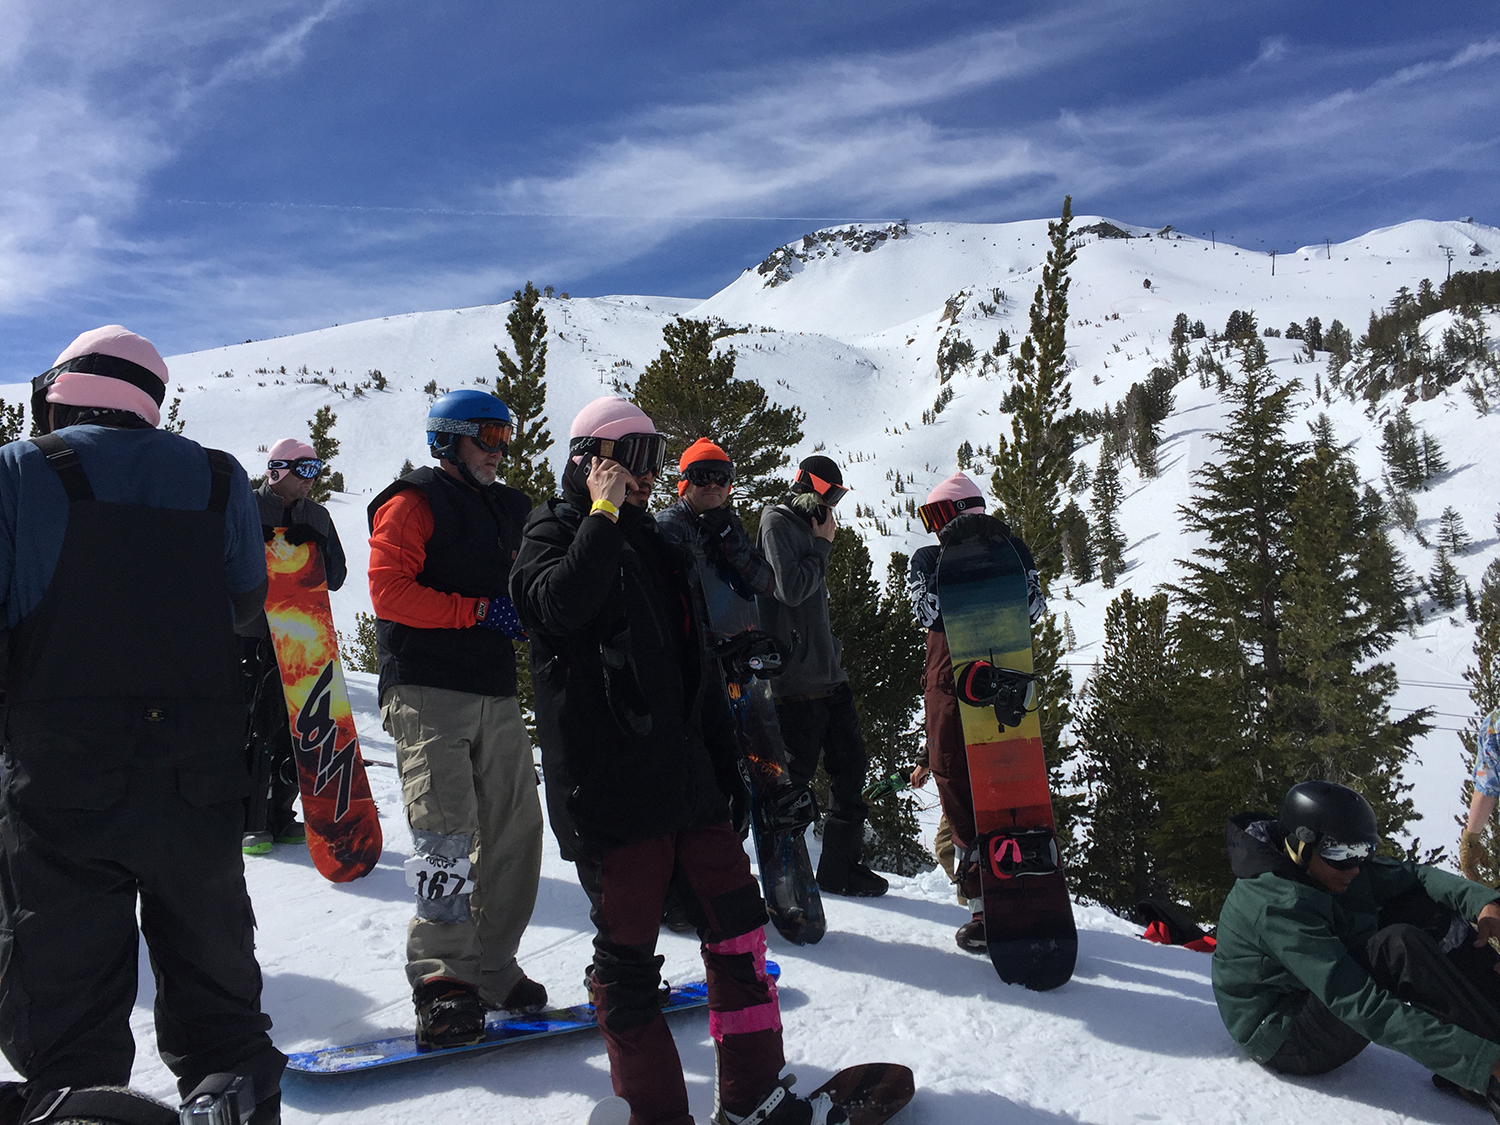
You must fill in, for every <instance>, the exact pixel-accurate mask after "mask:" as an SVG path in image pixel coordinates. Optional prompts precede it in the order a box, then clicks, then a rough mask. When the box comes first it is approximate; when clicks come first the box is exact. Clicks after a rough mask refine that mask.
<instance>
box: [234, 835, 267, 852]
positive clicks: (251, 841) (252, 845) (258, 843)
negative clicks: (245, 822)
mask: <svg viewBox="0 0 1500 1125" xmlns="http://www.w3.org/2000/svg"><path fill="white" fill-rule="evenodd" d="M272 843H273V838H272V836H271V834H270V833H269V832H246V833H245V834H244V836H242V837H240V851H242V852H244V853H245V854H246V855H267V854H269V852H270V851H271V844H272Z"/></svg>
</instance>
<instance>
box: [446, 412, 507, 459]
mask: <svg viewBox="0 0 1500 1125" xmlns="http://www.w3.org/2000/svg"><path fill="white" fill-rule="evenodd" d="M451 432H452V433H455V434H463V435H464V437H470V438H473V439H474V444H475V445H477V446H479V448H480V449H482V450H484V451H485V452H486V453H493V452H495V450H497V449H506V448H508V447H509V445H510V439H511V437H512V436H514V434H515V432H516V428H515V427H514V426H512V425H511V424H510V423H509V422H495V421H491V420H489V419H485V418H470V419H469V420H468V421H467V422H459V423H457V424H455V425H454V427H453V429H452V431H451Z"/></svg>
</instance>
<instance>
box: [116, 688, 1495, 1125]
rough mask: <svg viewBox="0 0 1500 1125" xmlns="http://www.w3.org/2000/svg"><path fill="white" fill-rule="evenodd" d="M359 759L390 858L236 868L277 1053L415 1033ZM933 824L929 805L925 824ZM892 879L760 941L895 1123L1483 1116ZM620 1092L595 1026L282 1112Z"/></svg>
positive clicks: (544, 906) (677, 945) (536, 1123)
mask: <svg viewBox="0 0 1500 1125" xmlns="http://www.w3.org/2000/svg"><path fill="white" fill-rule="evenodd" d="M349 680H350V693H351V695H352V696H353V700H354V705H355V720H356V722H357V723H358V724H359V730H360V732H361V738H362V740H363V747H364V752H365V755H366V757H368V758H370V759H372V760H379V761H382V762H391V761H393V760H394V757H395V748H394V747H393V745H392V744H391V741H390V739H389V737H388V736H387V735H386V734H385V733H384V732H383V731H382V730H381V729H380V721H379V716H378V714H377V711H376V705H375V683H374V677H373V676H366V675H360V674H354V675H351V676H350V677H349ZM368 773H369V778H370V786H371V789H372V790H373V792H374V795H375V799H376V801H377V803H378V804H379V806H380V810H381V826H382V828H383V830H384V832H385V855H384V857H383V859H382V861H381V863H380V865H379V867H377V868H376V869H375V870H374V871H373V872H372V873H371V874H370V875H368V876H366V877H365V878H364V879H361V880H358V881H357V882H354V883H348V884H343V885H334V884H331V883H328V882H325V881H324V880H323V879H322V878H321V877H320V876H319V875H318V874H317V872H316V871H315V870H314V869H313V867H312V863H311V861H310V860H309V859H308V857H307V854H306V852H305V851H304V850H303V849H301V848H295V847H285V846H279V847H277V849H276V850H275V851H274V852H273V853H272V854H271V855H270V856H266V857H251V858H247V860H246V863H245V867H246V875H247V878H248V881H249V884H250V892H251V895H252V897H253V899H254V902H255V909H256V914H257V915H258V917H259V920H260V929H259V932H258V934H257V951H258V953H259V956H260V963H261V968H262V970H263V972H264V974H265V996H264V1005H265V1009H266V1011H268V1012H269V1013H270V1014H271V1016H272V1017H273V1019H274V1020H275V1027H274V1028H273V1030H272V1035H273V1037H274V1038H275V1040H276V1043H277V1045H278V1046H280V1047H281V1048H282V1049H283V1050H287V1051H296V1050H307V1049H310V1048H314V1047H319V1046H325V1045H332V1044H338V1043H348V1042H360V1041H364V1040H367V1039H374V1038H378V1037H381V1036H384V1035H390V1034H395V1033H401V1032H403V1031H406V1030H409V1029H410V1027H411V1019H412V1009H411V992H410V990H409V988H408V987H407V985H406V976H405V971H404V962H405V954H404V950H405V937H406V922H407V919H408V918H409V917H410V916H411V897H410V891H409V890H408V888H407V887H406V885H405V883H404V880H403V876H402V871H401V864H402V861H403V860H404V859H405V857H406V856H407V855H408V854H409V849H410V844H411V841H410V836H409V834H408V832H407V829H406V824H405V819H404V817H403V815H402V812H401V798H400V789H399V786H398V784H397V779H396V771H395V770H394V769H391V768H387V767H384V766H372V767H371V768H370V769H369V771H368ZM929 794H930V790H929ZM928 799H930V796H929V797H928ZM934 816H935V814H932V813H929V814H927V817H926V819H927V821H928V824H927V832H928V834H929V836H930V834H931V830H932V827H933V825H932V823H931V822H932V820H933V818H934ZM545 840H546V848H545V855H544V859H543V864H542V881H541V892H540V895H539V897H538V901H537V907H536V913H535V914H534V916H533V920H532V924H531V928H530V929H529V930H528V931H527V933H526V936H525V938H524V940H523V941H522V944H521V952H520V959H521V963H522V965H523V967H524V968H525V969H526V970H527V972H528V973H529V974H530V975H532V976H533V977H535V978H537V979H538V980H540V981H542V983H544V984H545V985H546V986H547V989H548V991H549V992H550V993H551V996H552V999H553V1000H554V1002H557V1003H562V1004H574V1003H579V1002H581V1001H582V1000H583V999H585V996H584V990H583V970H584V967H585V966H586V965H587V964H588V960H589V957H590V955H591V946H590V938H591V935H592V927H591V926H590V924H589V920H588V902H587V900H586V899H585V897H584V894H583V892H582V891H581V890H580V889H579V887H578V883H577V880H576V878H575V877H574V875H573V869H572V867H571V865H569V864H566V863H564V862H563V861H562V860H561V859H560V858H559V857H558V854H557V847H556V843H555V842H554V841H553V839H552V836H551V834H550V833H548V834H547V835H546V837H545ZM891 882H892V888H891V892H890V894H888V895H886V896H885V897H884V898H880V899H869V900H858V899H841V898H834V897H832V896H829V897H827V898H825V900H824V902H825V905H826V907H827V912H828V934H827V936H826V937H825V938H824V939H823V941H822V942H820V943H819V944H818V945H815V946H806V947H801V948H798V947H796V946H792V945H789V944H788V943H786V942H785V941H783V940H782V939H781V938H780V936H779V935H778V934H776V933H775V932H774V931H769V933H768V936H769V943H770V947H771V948H770V957H771V958H772V959H773V960H776V961H778V962H779V963H780V964H781V970H782V978H781V988H780V994H781V1005H782V1012H783V1022H784V1025H785V1036H786V1055H787V1066H788V1069H790V1070H791V1071H793V1072H795V1073H796V1074H797V1075H798V1085H799V1087H800V1088H802V1089H803V1090H807V1089H812V1088H813V1087H814V1086H816V1085H817V1084H819V1083H821V1082H822V1081H823V1080H824V1079H826V1078H827V1077H828V1076H829V1075H830V1074H832V1073H833V1072H834V1071H835V1070H838V1069H839V1068H840V1067H843V1066H848V1065H851V1064H853V1063H857V1062H868V1061H872V1060H877V1059H880V1060H886V1061H892V1062H900V1063H904V1064H906V1065H907V1066H910V1067H911V1068H912V1070H913V1071H914V1072H915V1074H916V1082H917V1096H916V1099H915V1100H914V1101H913V1102H912V1104H911V1106H910V1107H908V1108H907V1109H906V1110H905V1111H903V1113H902V1115H901V1116H900V1117H898V1118H896V1122H897V1123H898V1125H954V1123H955V1122H964V1123H968V1125H979V1123H986V1125H987V1123H990V1122H994V1123H996V1125H1063V1123H1072V1122H1090V1123H1099V1125H1123V1123H1126V1122H1183V1123H1185V1125H1189V1123H1190V1125H1207V1123H1210V1122H1212V1123H1215V1125H1217V1123H1225V1125H1228V1123H1240V1122H1243V1123H1247V1125H1248V1123H1254V1125H1275V1123H1280V1122H1286V1123H1288V1125H1302V1123H1304V1122H1307V1121H1316V1122H1319V1125H1345V1123H1348V1125H1354V1123H1358V1125H1385V1123H1390V1125H1395V1123H1397V1122H1401V1123H1415V1122H1433V1123H1443V1125H1469V1123H1471V1122H1477V1121H1478V1120H1479V1118H1480V1116H1481V1114H1480V1111H1477V1110H1475V1109H1474V1108H1473V1107H1471V1106H1468V1105H1465V1104H1463V1103H1462V1102H1458V1101H1457V1100H1455V1099H1453V1098H1452V1097H1451V1096H1448V1095H1444V1094H1440V1093H1438V1092H1437V1091H1435V1090H1434V1089H1433V1088H1432V1086H1431V1085H1430V1083H1429V1081H1428V1076H1427V1074H1426V1072H1425V1071H1423V1070H1422V1069H1421V1067H1419V1066H1418V1065H1417V1064H1416V1063H1414V1062H1412V1061H1411V1060H1409V1059H1407V1058H1405V1057H1404V1056H1402V1055H1397V1054H1394V1053H1392V1052H1389V1051H1385V1050H1383V1049H1381V1048H1376V1047H1372V1048H1370V1049H1368V1050H1367V1051H1366V1052H1365V1053H1364V1054H1363V1055H1361V1056H1360V1057H1359V1058H1357V1059H1356V1060H1355V1061H1354V1062H1353V1063H1351V1064H1349V1065H1348V1066H1346V1067H1345V1068H1343V1069H1342V1070H1340V1071H1339V1072H1337V1073H1335V1074H1333V1075H1329V1076H1327V1077H1325V1078H1320V1079H1316V1080H1311V1079H1309V1080H1295V1081H1293V1080H1286V1079H1278V1078H1275V1077H1274V1076H1272V1075H1270V1074H1268V1073H1266V1072H1264V1071H1263V1070H1261V1068H1260V1067H1258V1066H1256V1065H1255V1064H1253V1063H1251V1062H1249V1061H1248V1060H1246V1059H1245V1058H1244V1057H1243V1056H1242V1055H1241V1054H1240V1052H1239V1049H1238V1048H1237V1047H1235V1045H1234V1044H1233V1043H1232V1042H1231V1041H1230V1039H1229V1037H1228V1035H1227V1034H1226V1033H1225V1031H1224V1028H1223V1025H1222V1024H1221V1023H1220V1022H1219V1016H1218V1011H1217V1009H1216V1008H1215V1007H1214V1002H1213V994H1212V991H1211V990H1210V987H1209V976H1208V971H1209V958H1208V957H1206V956H1205V955H1203V954H1201V953H1195V952H1192V951H1190V950H1185V949H1174V948H1166V947H1162V946H1156V945H1152V944H1150V943H1148V942H1145V941H1142V940H1141V939H1140V938H1139V937H1138V936H1137V935H1138V934H1139V933H1140V929H1139V927H1136V926H1133V925H1131V924H1130V923H1128V922H1125V921H1123V920H1121V919H1119V918H1117V917H1115V916H1114V915H1112V914H1110V913H1109V912H1107V911H1105V910H1102V909H1100V908H1098V907H1090V906H1079V907H1076V908H1075V915H1076V918H1077V921H1078V926H1079V956H1078V968H1077V972H1076V973H1075V974H1074V977H1073V979H1072V981H1071V982H1069V983H1068V984H1066V985H1064V986H1063V987H1062V988H1060V989H1057V990H1056V991H1053V992H1049V993H1033V992H1027V991H1026V990H1024V989H1021V988H1013V987H1008V986H1006V985H1005V984H1002V983H1001V981H1000V980H999V978H998V977H997V976H996V975H995V972H994V969H993V968H992V967H991V966H990V964H989V962H988V960H987V959H986V958H983V957H978V956H975V955H973V954H969V953H964V952H962V951H961V950H959V949H958V947H957V946H956V945H955V944H954V942H953V932H954V930H955V929H956V928H957V927H958V926H959V924H960V923H961V922H963V921H964V920H965V918H966V915H965V913H964V911H963V910H961V909H960V908H959V907H958V906H956V905H955V904H954V902H953V898H952V893H951V891H950V889H949V887H948V883H947V879H946V878H945V877H944V876H943V875H942V873H941V872H929V873H927V874H925V875H922V876H918V877H917V878H914V879H902V878H899V877H894V876H893V877H892V879H891ZM659 949H660V951H661V952H662V953H663V954H664V955H665V956H666V966H665V968H664V970H663V971H664V974H665V975H666V977H667V979H669V980H673V981H686V980H701V979H702V975H703V973H702V963H701V961H700V960H699V958H698V951H697V943H696V941H695V940H693V939H691V938H690V937H684V936H680V935H676V934H672V933H670V932H667V931H666V930H663V931H662V935H661V944H660V946H659ZM140 971H141V981H142V985H141V994H140V997H139V998H138V1000H137V1006H136V1009H135V1013H134V1017H133V1019H132V1025H133V1027H134V1029H135V1033H136V1038H137V1042H138V1044H139V1052H138V1055H137V1059H136V1066H135V1073H134V1076H133V1078H132V1084H133V1085H134V1086H136V1087H137V1088H138V1089H141V1090H144V1091H145V1092H147V1093H150V1094H153V1095H155V1096H157V1097H160V1098H163V1099H170V1098H171V1097H172V1096H173V1091H174V1083H173V1079H172V1076H171V1075H170V1073H169V1072H168V1071H167V1070H166V1068H165V1067H164V1066H163V1065H162V1064H161V1062H160V1061H159V1060H158V1059H157V1057H156V1053H155V1050H154V1048H153V1046H152V1031H151V1027H152V1025H151V1004H152V1002H153V999H154V990H153V989H152V986H151V975H150V969H149V966H148V965H147V962H146V959H145V955H144V951H143V952H142V956H141V962H140ZM670 1023H671V1026H672V1031H673V1035H674V1036H675V1038H676V1040H677V1045H678V1049H679V1051H680V1052H681V1054H682V1060H683V1067H684V1070H685V1073H686V1075H687V1081H688V1093H689V1098H690V1100H691V1108H692V1112H693V1114H694V1116H695V1117H696V1118H697V1120H698V1121H699V1122H700V1123H701V1122H705V1121H706V1120H707V1119H708V1114H709V1112H710V1110H711V1108H712V1104H713V1088H712V1081H713V1053H712V1049H711V1047H710V1041H709V1037H708V1020H707V1017H706V1015H705V1014H704V1012H703V1011H702V1010H698V1011H695V1012H684V1013H680V1014H678V1015H675V1016H672V1017H671V1018H670ZM610 1092H611V1090H610V1085H609V1066H608V1062H607V1060H606V1058H605V1054H604V1047H603V1043H602V1041H601V1040H600V1039H599V1038H598V1036H597V1034H596V1033H594V1032H584V1033H579V1034H575V1035H570V1036H562V1037H559V1038H555V1039H549V1040H545V1041H542V1042H538V1043H532V1044H524V1045H518V1046H511V1047H502V1048H499V1049H498V1050H495V1051H492V1052H489V1053H487V1054H478V1055H474V1054H471V1055H467V1056H463V1057H459V1058H454V1059H447V1060H437V1061H431V1062H428V1061H422V1062H417V1063H412V1064H408V1065H406V1066H401V1067H393V1068H390V1069H388V1070H385V1071H374V1072H370V1073H368V1074H364V1075H343V1076H336V1077H321V1078H313V1077H309V1076H305V1075H297V1074H291V1073H289V1074H288V1075H287V1077H286V1079H285V1081H284V1084H283V1097H284V1105H285V1109H284V1111H283V1114H284V1120H285V1121H286V1122H287V1123H288V1125H301V1123H303V1122H312V1121H325V1122H359V1123H361V1125H409V1123H410V1125H415V1123H418V1122H421V1123H432V1122H445V1123H446V1122H475V1123H481V1122H482V1123H484V1125H500V1123H511V1122H515V1123H521V1122H525V1123H527V1125H580V1123H581V1122H582V1121H583V1120H584V1119H585V1118H586V1117H587V1116H588V1111H589V1108H590V1107H591V1106H592V1105H593V1103H594V1102H595V1101H597V1100H599V1099H600V1098H604V1097H607V1096H609V1094H610Z"/></svg>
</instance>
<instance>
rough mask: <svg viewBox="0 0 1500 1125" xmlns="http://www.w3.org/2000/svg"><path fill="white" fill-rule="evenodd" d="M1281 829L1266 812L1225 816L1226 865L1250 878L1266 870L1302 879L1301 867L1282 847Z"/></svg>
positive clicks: (1243, 876) (1237, 875)
mask: <svg viewBox="0 0 1500 1125" xmlns="http://www.w3.org/2000/svg"><path fill="white" fill-rule="evenodd" d="M1281 841H1282V834H1281V829H1280V828H1279V827H1278V826H1277V824H1276V818H1275V817H1274V816H1272V815H1271V814H1270V813H1263V812H1248V813H1240V814H1239V815H1238V816H1234V817H1230V818H1229V829H1228V844H1229V866H1230V868H1231V869H1233V871H1234V875H1235V878H1237V879H1253V878H1255V877H1256V876H1257V875H1264V874H1265V873H1266V872H1267V871H1271V872H1274V873H1275V874H1277V875H1280V876H1281V877H1282V878H1283V879H1295V880H1297V881H1299V882H1302V881H1304V880H1305V876H1304V875H1303V874H1302V869H1301V868H1300V867H1298V866H1297V865H1296V864H1295V863H1293V862H1292V859H1291V857H1290V856H1288V855H1287V854H1286V852H1285V851H1283V850H1282V847H1281Z"/></svg>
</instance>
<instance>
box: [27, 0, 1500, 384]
mask: <svg viewBox="0 0 1500 1125" xmlns="http://www.w3.org/2000/svg"><path fill="white" fill-rule="evenodd" d="M1497 110H1500V15H1497V10H1496V7H1495V5H1494V3H1493V0H1483V2H1464V0H1454V2H1452V3H1445V4H1423V5H1416V4H1411V3H1373V2H1367V3H1360V4H1337V5H1334V4H1316V5H1313V4H1307V3H1305V2H1304V3H1292V2H1266V3H1255V2H1241V3H1236V4H1202V3H1186V2H1183V3H1176V2H1154V3H1141V2H1134V3H1124V2H1109V0H1097V2H1084V3H1073V4H1061V3H1050V4H1048V3H1002V2H999V0H984V2H980V0H909V2H905V3H896V2H893V0H861V2H860V3H858V4H855V3H852V2H848V0H845V2H843V3H830V2H826V0H796V2H792V0H753V2H752V0H720V2H718V3H715V4H707V5H706V4H702V3H687V2H678V0H670V2H658V3H653V4H649V5H644V4H628V3H624V4H622V3H620V2H618V0H615V2H612V3H605V2H602V0H600V2H594V0H588V2H566V0H554V2H552V3H548V4H535V3H532V4H517V3H512V2H509V0H430V2H429V3H426V4H421V5H418V4H412V3H409V2H407V3H398V2H396V0H303V2H293V0H236V3H235V4H233V5H228V4H224V5H219V4H202V3H201V2H198V0H131V3H129V4H111V3H101V2H99V0H93V2H89V3H84V2H77V0H0V378H17V377H22V376H29V375H31V374H33V373H35V372H36V371H38V370H41V369H42V368H45V367H46V366H47V365H48V364H49V363H50V362H51V359H52V357H53V356H54V355H55V354H56V353H57V352H58V351H59V350H60V349H61V348H62V347H63V345H64V344H66V343H67V342H68V340H70V339H71V338H72V337H73V336H74V335H75V334H76V333H77V332H79V331H81V330H83V329H85V328H89V327H93V326H95V325H97V324H100V323H107V322H110V321H118V322H121V323H124V324H126V325H129V326H130V327H132V328H134V329H136V330H137V331H140V332H142V333H143V334H145V335H148V336H150V337H151V338H153V339H154V340H155V341H156V342H157V343H158V345H159V346H160V347H161V349H162V351H163V352H165V353H173V352H180V351H185V350H190V349H195V348H202V347H210V346H214V345H217V344H222V343H230V342H234V341H238V340H244V339H248V338H261V337H264V336H270V335H280V334H285V333H289V332H297V331H303V330H306V329H310V328H318V327H323V326H326V325H329V324H334V323H344V322H348V321H351V320H357V319H362V318H366V317H371V316H379V315H384V314H388V313H395V312H405V311H411V310H415V309H431V308H447V307H454V306H462V305H473V304H481V303H486V302H491V301H497V300H503V299H505V298H506V297H508V296H509V294H510V292H511V290H513V289H514V288H516V287H517V286H518V285H520V284H521V283H522V282H523V281H525V280H526V279H528V278H531V279H534V280H535V281H536V282H537V283H538V284H539V285H542V284H552V285H555V286H557V287H558V289H559V290H569V291H571V292H572V293H574V294H575V295H584V294H599V293H618V292H629V293H665V294H672V295H680V296H693V295H699V296H707V295H708V294H710V293H712V292H714V291H715V290H717V289H718V288H720V287H722V286H723V285H725V284H727V283H728V282H729V281H731V280H732V279H733V278H734V277H735V276H736V275H737V274H738V272H739V271H740V270H741V269H742V268H744V267H745V266H749V265H754V264H755V263H756V262H758V261H759V260H760V259H761V258H762V257H764V255H765V254H766V253H767V252H768V251H769V250H771V249H772V248H773V247H775V246H777V245H779V244H781V243H784V242H787V241H789V240H791V239H793V238H795V237H797V236H798V235H800V234H802V233H803V232H804V231H807V230H810V229H813V228H815V227H818V226H826V225H831V224H834V223H838V222H843V221H848V220H887V219H899V218H906V219H909V220H911V221H913V222H919V221H924V220H937V219H948V220H963V221H977V222H1002V221H1007V220H1011V219H1021V218H1032V217H1036V216H1039V215H1050V214H1055V213H1056V212H1057V209H1058V207H1059V205H1060V203H1061V199H1062V196H1063V194H1064V193H1065V192H1071V193H1072V195H1073V199H1074V208H1075V210H1078V211H1080V212H1085V213H1099V214H1106V215H1110V216H1113V217H1115V218H1118V219H1122V220H1126V221H1130V222H1138V223H1144V224H1150V225H1160V224H1164V223H1172V224H1174V225H1175V226H1177V227H1178V228H1179V229H1182V230H1187V231H1192V232H1197V231H1207V230H1208V229H1210V228H1213V229H1215V230H1217V231H1218V233H1219V236H1220V237H1222V238H1231V239H1233V240H1235V241H1237V242H1239V243H1240V244H1242V245H1248V246H1251V247H1254V248H1257V249H1261V248H1270V247H1273V246H1274V247H1277V248H1280V249H1292V248H1294V247H1296V246H1298V245H1302V244H1305V243H1310V242H1315V241H1319V240H1321V239H1323V238H1325V237H1331V238H1334V239H1341V238H1349V237H1352V236H1354V235H1357V234H1361V233H1363V232H1364V231H1366V230H1369V229H1371V228H1374V227H1378V226H1384V225H1388V224H1391V223H1396V222H1400V221H1402V220H1405V219H1409V218H1452V217H1456V216H1459V215H1474V216H1475V217H1476V218H1478V219H1479V220H1480V221H1481V222H1491V223H1495V224H1497V225H1500V210H1497V206H1496V204H1497V198H1500V192H1497V189H1496V183H1497V172H1500V151H1497V150H1500V128H1497V125H1496V122H1497V120H1500V115H1497Z"/></svg>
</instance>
